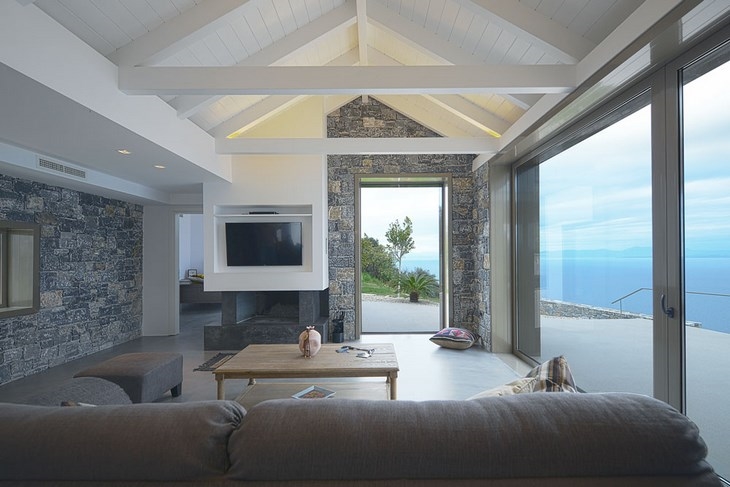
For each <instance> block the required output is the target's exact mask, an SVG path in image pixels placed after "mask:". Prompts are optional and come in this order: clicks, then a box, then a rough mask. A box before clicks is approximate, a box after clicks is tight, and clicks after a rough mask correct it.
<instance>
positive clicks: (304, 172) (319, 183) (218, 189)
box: [203, 155, 329, 291]
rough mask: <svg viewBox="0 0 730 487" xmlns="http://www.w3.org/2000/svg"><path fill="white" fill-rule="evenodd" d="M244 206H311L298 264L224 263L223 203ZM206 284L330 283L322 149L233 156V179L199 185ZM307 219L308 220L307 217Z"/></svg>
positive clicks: (314, 286) (227, 287) (300, 286)
mask: <svg viewBox="0 0 730 487" xmlns="http://www.w3.org/2000/svg"><path fill="white" fill-rule="evenodd" d="M246 206H258V207H277V206H288V207H307V208H310V207H311V217H305V222H306V223H305V225H307V226H308V227H309V228H308V229H305V231H304V233H305V234H311V238H305V241H304V242H303V246H304V248H303V252H304V253H305V255H307V256H309V257H308V258H309V260H307V257H305V265H303V266H301V267H299V268H291V267H287V268H281V269H278V268H272V267H264V268H262V267H228V266H226V265H225V259H224V256H225V253H224V250H225V241H224V238H223V236H224V233H223V230H222V225H223V224H224V220H225V219H224V218H222V217H220V216H219V217H218V218H216V216H215V214H216V212H217V213H219V214H220V213H221V212H222V209H225V210H231V209H235V208H236V207H240V208H241V212H245V211H246V208H245V207H246ZM203 210H204V220H203V221H204V232H203V233H204V235H205V237H204V238H205V245H204V246H205V290H206V291H256V290H279V291H284V290H322V289H325V288H327V286H328V285H329V276H328V259H327V161H326V158H325V157H324V156H322V155H300V156H236V157H235V158H234V160H233V183H232V184H228V183H205V184H204V185H203ZM310 221H311V226H309V225H310V223H309V222H310Z"/></svg>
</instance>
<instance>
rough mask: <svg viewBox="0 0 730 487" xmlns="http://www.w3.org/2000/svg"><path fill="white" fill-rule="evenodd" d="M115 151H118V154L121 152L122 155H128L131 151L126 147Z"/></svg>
mask: <svg viewBox="0 0 730 487" xmlns="http://www.w3.org/2000/svg"><path fill="white" fill-rule="evenodd" d="M117 152H119V153H120V154H122V155H124V156H128V155H129V154H131V153H132V151H130V150H128V149H117Z"/></svg>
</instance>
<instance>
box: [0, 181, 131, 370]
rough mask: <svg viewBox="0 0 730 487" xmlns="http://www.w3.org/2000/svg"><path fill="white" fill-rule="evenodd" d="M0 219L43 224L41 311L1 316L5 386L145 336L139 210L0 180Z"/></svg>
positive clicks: (56, 189)
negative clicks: (15, 315)
mask: <svg viewBox="0 0 730 487" xmlns="http://www.w3.org/2000/svg"><path fill="white" fill-rule="evenodd" d="M0 219H2V220H13V221H23V222H35V223H38V224H40V225H41V259H40V296H41V309H40V310H39V312H38V313H34V314H30V315H25V316H17V317H10V318H0V384H2V383H6V382H9V381H11V380H15V379H19V378H21V377H25V376H27V375H30V374H33V373H36V372H40V371H42V370H45V369H47V368H49V367H53V366H55V365H60V364H63V363H66V362H69V361H71V360H74V359H77V358H80V357H83V356H85V355H89V354H91V353H94V352H97V351H99V350H103V349H106V348H109V347H111V346H114V345H117V344H120V343H123V342H126V341H129V340H132V339H134V338H137V337H139V336H141V333H142V207H141V206H139V205H135V204H131V203H126V202H122V201H116V200H111V199H107V198H102V197H99V196H94V195H90V194H86V193H80V192H77V191H72V190H68V189H64V188H60V187H54V186H49V185H46V184H42V183H37V182H32V181H27V180H23V179H16V178H11V177H7V176H4V175H0Z"/></svg>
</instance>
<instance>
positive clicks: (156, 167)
mask: <svg viewBox="0 0 730 487" xmlns="http://www.w3.org/2000/svg"><path fill="white" fill-rule="evenodd" d="M155 169H165V166H163V165H162V164H155Z"/></svg>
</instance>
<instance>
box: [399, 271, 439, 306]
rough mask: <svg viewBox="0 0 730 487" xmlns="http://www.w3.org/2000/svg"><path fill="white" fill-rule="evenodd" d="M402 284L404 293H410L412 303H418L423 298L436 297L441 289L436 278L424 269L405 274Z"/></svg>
mask: <svg viewBox="0 0 730 487" xmlns="http://www.w3.org/2000/svg"><path fill="white" fill-rule="evenodd" d="M400 284H401V288H402V289H403V291H405V292H407V293H408V297H409V300H410V301H411V302H412V303H417V302H418V299H419V298H420V297H421V296H424V297H434V296H436V295H437V293H438V288H439V282H438V280H437V279H436V277H434V276H433V275H432V274H430V273H428V272H427V271H424V270H422V269H416V270H415V271H413V272H408V273H406V274H403V276H402V277H401V282H400Z"/></svg>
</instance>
